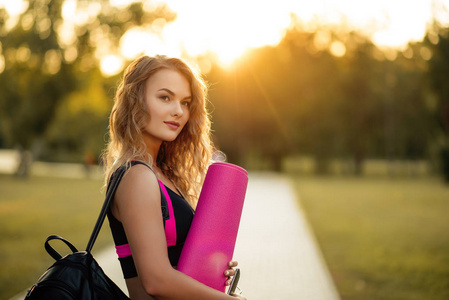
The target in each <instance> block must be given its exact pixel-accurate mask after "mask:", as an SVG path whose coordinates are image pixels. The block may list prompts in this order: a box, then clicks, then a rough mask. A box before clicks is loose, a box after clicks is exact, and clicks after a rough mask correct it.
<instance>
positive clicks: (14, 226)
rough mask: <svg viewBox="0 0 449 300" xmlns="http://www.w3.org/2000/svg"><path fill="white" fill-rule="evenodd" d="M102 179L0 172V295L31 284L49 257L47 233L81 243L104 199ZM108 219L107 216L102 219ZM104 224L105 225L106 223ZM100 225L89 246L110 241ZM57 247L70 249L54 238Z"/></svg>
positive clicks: (7, 295) (84, 242) (80, 245)
mask: <svg viewBox="0 0 449 300" xmlns="http://www.w3.org/2000/svg"><path fill="white" fill-rule="evenodd" d="M102 184H103V183H102V180H92V179H62V178H45V177H31V178H30V179H29V180H26V181H25V180H22V179H19V178H17V177H10V176H0V190H1V191H2V192H1V193H0V244H1V245H2V255H1V256H0V264H1V266H2V267H1V268H0V299H9V298H10V297H12V296H14V295H15V294H17V293H19V292H22V291H23V290H24V289H26V288H28V287H30V286H31V285H32V284H33V283H35V281H37V279H38V278H39V276H40V275H41V274H42V273H43V272H44V271H45V270H46V268H48V267H49V266H50V265H51V264H52V263H53V262H54V260H53V259H52V258H51V257H50V256H49V255H48V254H47V252H46V251H45V249H44V241H45V239H46V238H47V236H49V235H50V234H58V235H61V236H63V237H65V238H66V239H68V240H69V241H71V242H72V243H73V244H74V245H75V246H76V247H77V248H78V249H79V250H83V249H84V247H86V245H87V242H88V240H89V237H90V234H91V232H92V229H93V227H94V225H95V221H96V218H97V217H98V213H99V212H100V208H101V205H102V204H103V200H104V198H103V197H104V196H103V195H102V193H101V192H100V190H101V187H102ZM106 223H107V222H106ZM106 227H107V225H106ZM111 241H112V237H111V235H110V233H109V232H108V230H107V228H106V229H103V230H102V233H101V234H100V236H99V239H98V242H97V244H96V245H95V248H94V252H95V251H97V250H98V249H101V248H102V247H104V246H105V245H108V244H109V243H111ZM54 246H55V247H56V249H57V250H58V251H60V253H63V254H67V253H69V252H70V250H69V249H68V248H67V247H65V246H63V244H62V243H61V244H58V243H57V242H55V243H54Z"/></svg>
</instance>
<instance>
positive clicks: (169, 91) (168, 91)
mask: <svg viewBox="0 0 449 300" xmlns="http://www.w3.org/2000/svg"><path fill="white" fill-rule="evenodd" d="M160 91H165V92H167V93H169V94H170V95H172V96H174V95H175V93H174V92H172V91H171V90H169V89H167V88H161V89H159V90H158V92H160ZM187 99H192V96H190V95H189V96H187V97H184V99H182V100H187Z"/></svg>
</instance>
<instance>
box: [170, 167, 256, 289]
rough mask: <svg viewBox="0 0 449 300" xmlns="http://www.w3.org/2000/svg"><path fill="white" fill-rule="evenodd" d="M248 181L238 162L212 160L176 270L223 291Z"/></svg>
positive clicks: (246, 173)
mask: <svg viewBox="0 0 449 300" xmlns="http://www.w3.org/2000/svg"><path fill="white" fill-rule="evenodd" d="M247 185H248V172H246V170H245V169H243V168H241V167H239V166H236V165H233V164H229V163H213V164H212V165H211V166H210V167H209V169H208V171H207V173H206V178H205V179H204V184H203V187H202V189H201V193H200V197H199V199H198V205H197V207H196V211H195V216H194V217H193V221H192V225H191V227H190V230H189V233H188V235H187V238H186V241H185V244H184V247H183V250H182V252H181V256H180V258H179V262H178V270H179V271H181V272H183V273H184V274H187V275H189V276H190V277H192V278H194V279H196V280H198V281H200V282H202V283H204V284H206V285H207V286H210V287H212V288H214V289H216V290H219V291H222V292H224V291H225V288H226V287H225V281H226V277H225V276H224V274H223V273H224V271H225V270H226V269H228V265H227V264H228V263H229V262H230V261H231V260H232V256H233V254H234V247H235V242H236V239H237V232H238V229H239V224H240V217H241V215H242V209H243V202H244V200H245V194H246V188H247Z"/></svg>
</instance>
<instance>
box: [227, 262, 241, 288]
mask: <svg viewBox="0 0 449 300" xmlns="http://www.w3.org/2000/svg"><path fill="white" fill-rule="evenodd" d="M238 264H239V263H238V262H237V261H235V260H232V261H230V262H229V263H228V267H229V269H227V270H226V271H225V272H224V275H225V276H226V277H228V279H227V280H226V283H225V285H226V286H229V285H231V282H232V277H233V276H234V275H235V269H234V268H235V267H237V266H238Z"/></svg>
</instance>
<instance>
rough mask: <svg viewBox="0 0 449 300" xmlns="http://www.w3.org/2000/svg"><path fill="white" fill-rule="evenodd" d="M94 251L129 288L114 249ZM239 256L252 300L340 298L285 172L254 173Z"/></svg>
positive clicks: (242, 281) (237, 250)
mask: <svg viewBox="0 0 449 300" xmlns="http://www.w3.org/2000/svg"><path fill="white" fill-rule="evenodd" d="M94 256H95V257H96V259H97V260H98V262H99V264H100V265H101V266H102V268H103V269H104V271H105V272H106V274H108V275H109V276H110V277H111V279H112V280H114V282H116V283H117V285H119V286H120V287H121V288H122V290H124V291H126V286H125V283H124V280H123V277H122V274H121V270H120V266H119V263H118V260H117V258H116V254H115V251H114V249H113V248H112V247H111V249H108V250H104V251H102V252H98V253H96V252H95V249H94ZM234 257H235V258H236V259H237V260H238V261H239V267H240V269H241V272H242V273H241V279H240V284H239V287H241V289H242V290H243V293H244V295H245V296H246V297H247V298H248V299H249V300H264V299H267V300H268V299H280V300H339V299H340V297H339V295H338V293H337V291H336V289H335V286H334V284H333V282H332V280H331V278H330V276H329V273H328V270H327V267H326V265H325V264H324V262H323V259H322V256H321V252H320V250H319V248H318V246H317V243H316V242H315V239H314V237H313V235H312V234H311V230H310V229H309V225H308V224H307V221H306V219H305V217H304V214H303V211H302V209H301V208H300V207H299V205H298V203H297V201H296V199H295V193H294V191H293V190H292V187H291V183H290V182H289V181H288V179H286V178H285V177H283V176H281V175H277V174H274V173H251V174H250V179H249V185H248V191H247V194H246V200H245V205H244V208H243V214H242V219H241V223H240V229H239V235H238V238H237V243H236V248H235V252H234ZM19 299H20V298H19ZM22 299H23V298H22Z"/></svg>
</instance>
